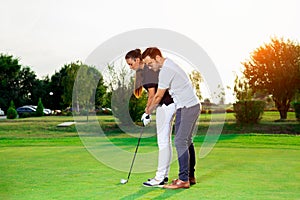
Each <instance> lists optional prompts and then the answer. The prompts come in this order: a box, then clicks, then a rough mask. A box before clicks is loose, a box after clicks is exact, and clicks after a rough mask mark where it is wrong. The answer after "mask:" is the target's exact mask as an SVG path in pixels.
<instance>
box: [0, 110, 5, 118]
mask: <svg viewBox="0 0 300 200" xmlns="http://www.w3.org/2000/svg"><path fill="white" fill-rule="evenodd" d="M3 115H4V111H3V110H1V108H0V116H3Z"/></svg>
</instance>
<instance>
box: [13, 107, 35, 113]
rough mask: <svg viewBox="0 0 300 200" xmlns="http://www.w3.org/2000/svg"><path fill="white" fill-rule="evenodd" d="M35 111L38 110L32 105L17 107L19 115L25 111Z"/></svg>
mask: <svg viewBox="0 0 300 200" xmlns="http://www.w3.org/2000/svg"><path fill="white" fill-rule="evenodd" d="M35 111H36V109H34V108H33V107H31V106H22V107H19V108H17V113H18V115H20V114H23V113H33V112H35Z"/></svg>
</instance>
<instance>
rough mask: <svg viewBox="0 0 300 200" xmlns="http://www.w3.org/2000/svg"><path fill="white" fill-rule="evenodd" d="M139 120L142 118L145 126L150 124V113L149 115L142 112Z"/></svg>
mask: <svg viewBox="0 0 300 200" xmlns="http://www.w3.org/2000/svg"><path fill="white" fill-rule="evenodd" d="M141 120H142V122H143V124H144V126H147V125H148V124H150V122H151V115H149V114H147V113H144V114H143V115H142V118H141Z"/></svg>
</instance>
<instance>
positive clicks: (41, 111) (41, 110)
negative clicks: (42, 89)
mask: <svg viewBox="0 0 300 200" xmlns="http://www.w3.org/2000/svg"><path fill="white" fill-rule="evenodd" d="M35 114H36V116H37V117H41V116H43V115H44V106H43V103H42V99H41V98H39V101H38V105H37V108H36V111H35Z"/></svg>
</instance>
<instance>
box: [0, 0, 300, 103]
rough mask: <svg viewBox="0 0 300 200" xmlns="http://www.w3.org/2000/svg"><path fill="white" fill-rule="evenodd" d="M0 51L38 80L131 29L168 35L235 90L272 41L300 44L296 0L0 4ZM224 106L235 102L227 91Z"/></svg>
mask: <svg viewBox="0 0 300 200" xmlns="http://www.w3.org/2000/svg"><path fill="white" fill-rule="evenodd" d="M0 5H1V12H0V24H1V26H0V53H4V54H10V55H13V56H14V57H17V58H19V60H20V63H21V64H22V65H23V66H30V67H31V69H32V70H33V71H34V72H36V74H37V76H38V77H39V78H42V77H44V76H46V75H49V76H50V77H51V76H52V75H53V74H54V73H55V71H59V70H60V69H61V68H62V67H63V65H64V64H68V63H71V62H75V61H77V60H80V61H84V60H85V59H86V58H87V57H88V55H89V54H90V53H91V52H92V51H93V50H94V49H96V48H97V47H98V46H99V45H101V44H102V43H103V42H105V41H106V40H108V39H110V38H112V37H114V36H116V35H118V34H121V33H124V32H127V31H131V30H135V29H141V28H161V29H168V30H172V31H175V32H178V33H180V34H183V35H185V36H186V37H188V38H190V39H192V40H193V41H195V42H196V43H197V44H198V45H200V46H201V47H202V48H203V49H204V50H205V51H206V52H207V54H208V55H209V57H210V58H211V59H212V61H213V62H214V64H215V65H216V67H217V69H218V71H219V73H220V75H221V78H222V81H223V85H224V86H230V87H231V88H233V84H234V78H235V74H236V73H240V71H241V69H242V65H241V62H243V61H245V60H246V59H249V57H250V53H251V52H252V51H253V50H255V49H256V48H258V47H259V46H261V45H263V44H264V43H268V42H270V38H271V37H278V38H281V37H283V38H285V39H292V40H295V41H298V42H299V41H300V26H299V24H300V23H299V19H300V12H299V8H300V1H298V0H210V1H207V0H185V1H179V0H151V1H141V0H127V1H122V0H119V1H118V0H109V1H108V0H105V1H104V0H103V1H102V0H85V1H83V0H80V1H79V0H69V1H67V0H26V1H18V0H0ZM226 93H227V94H226V100H227V102H233V101H234V99H233V97H232V91H230V90H226Z"/></svg>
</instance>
